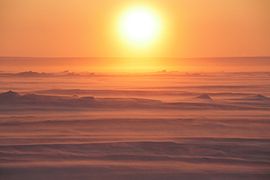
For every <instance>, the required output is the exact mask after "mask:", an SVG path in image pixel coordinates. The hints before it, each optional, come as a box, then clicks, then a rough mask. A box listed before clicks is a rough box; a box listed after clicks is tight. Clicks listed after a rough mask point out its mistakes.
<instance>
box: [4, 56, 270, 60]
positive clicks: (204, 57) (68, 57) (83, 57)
mask: <svg viewBox="0 0 270 180" xmlns="http://www.w3.org/2000/svg"><path fill="white" fill-rule="evenodd" d="M0 58H56V59H57V58H67V59H73V58H80V59H87V58H98V59H105V58H112V59H128V58H140V59H144V58H158V59H206V58H208V59H214V58H270V55H265V56H264V55H260V56H198V57H129V56H125V57H117V56H107V57H102V56H0Z"/></svg>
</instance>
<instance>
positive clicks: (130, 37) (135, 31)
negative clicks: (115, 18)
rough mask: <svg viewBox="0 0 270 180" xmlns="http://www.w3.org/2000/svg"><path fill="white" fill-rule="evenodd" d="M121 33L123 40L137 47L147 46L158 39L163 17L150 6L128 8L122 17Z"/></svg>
mask: <svg viewBox="0 0 270 180" xmlns="http://www.w3.org/2000/svg"><path fill="white" fill-rule="evenodd" d="M119 22H120V24H119V33H120V36H121V37H122V38H123V40H124V41H125V42H127V43H130V44H132V45H135V46H137V47H145V46H148V45H150V44H151V43H153V42H154V41H155V40H157V39H158V37H159V35H160V33H161V19H160V17H159V16H158V14H157V13H156V12H155V11H154V10H152V9H151V8H148V7H143V6H138V7H132V8H129V9H127V10H126V11H125V12H124V13H123V14H122V16H121V17H120V21H119Z"/></svg>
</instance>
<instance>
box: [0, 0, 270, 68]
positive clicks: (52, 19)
mask: <svg viewBox="0 0 270 180" xmlns="http://www.w3.org/2000/svg"><path fill="white" fill-rule="evenodd" d="M134 5H142V6H147V7H150V8H152V9H154V10H155V11H156V12H157V13H158V15H159V16H160V18H161V19H162V21H163V29H164V31H163V33H162V34H160V36H159V37H158V41H156V42H155V44H154V45H151V46H150V47H148V48H145V49H139V50H138V49H134V48H132V47H130V46H127V45H126V44H124V43H123V42H122V41H121V37H119V34H117V33H116V25H117V23H118V19H119V15H120V14H121V13H122V12H123V11H125V10H126V9H128V8H129V7H132V6H134ZM269 9H270V1H269V0H166V1H165V0H148V1H146V0H145V1H138V0H137V1H135V0H99V1H96V0H57V1H55V0H1V1H0V26H1V28H0V41H1V43H0V56H13V57H14V56H24V57H188V58H189V57H224V56H225V57H238V56H270V35H269V32H270V12H269ZM95 61H96V60H93V62H89V64H90V65H91V66H95V65H99V66H102V67H104V66H111V65H112V64H113V62H109V61H106V60H105V61H104V62H99V63H96V62H95ZM100 61H101V60H100ZM111 61H112V60H111ZM175 61H178V60H175ZM151 63H152V64H151ZM164 63H165V64H166V63H167V64H166V66H164V68H166V67H169V66H170V67H172V66H175V67H176V66H177V63H178V62H173V61H168V62H163V64H164ZM100 64H101V65H100ZM2 65H3V62H2ZM90 65H89V66H90ZM114 66H123V67H126V68H125V70H126V71H129V69H128V68H127V67H128V66H129V67H134V66H141V67H142V66H145V67H146V66H148V67H150V66H151V67H155V66H158V68H156V69H160V68H161V69H162V65H161V63H160V64H159V63H157V62H155V63H153V62H148V63H146V64H144V62H143V61H141V62H135V63H134V62H132V61H130V62H126V63H123V64H114ZM160 66H161V67H160ZM178 66H179V64H178ZM29 69H31V67H30V66H29ZM89 69H91V68H89ZM92 69H93V68H92ZM97 69H98V68H97ZM103 69H110V68H103ZM119 69H121V67H120V68H119ZM154 69H155V68H153V69H148V70H154ZM172 69H176V68H172ZM145 70H147V68H146V69H145Z"/></svg>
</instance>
